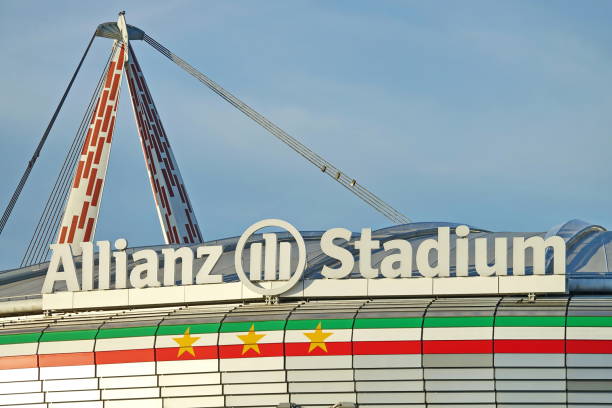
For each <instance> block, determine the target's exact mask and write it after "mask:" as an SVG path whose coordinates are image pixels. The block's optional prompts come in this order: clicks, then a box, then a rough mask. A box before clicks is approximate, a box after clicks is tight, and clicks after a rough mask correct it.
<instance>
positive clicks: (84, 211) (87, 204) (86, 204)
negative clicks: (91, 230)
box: [79, 201, 89, 229]
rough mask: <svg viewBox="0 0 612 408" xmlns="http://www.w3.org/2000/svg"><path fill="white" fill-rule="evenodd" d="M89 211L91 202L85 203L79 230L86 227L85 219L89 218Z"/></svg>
mask: <svg viewBox="0 0 612 408" xmlns="http://www.w3.org/2000/svg"><path fill="white" fill-rule="evenodd" d="M87 210H89V202H88V201H85V202H84V203H83V208H81V216H80V217H79V228H80V229H82V228H83V226H85V217H86V216H87Z"/></svg>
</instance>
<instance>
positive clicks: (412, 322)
mask: <svg viewBox="0 0 612 408" xmlns="http://www.w3.org/2000/svg"><path fill="white" fill-rule="evenodd" d="M422 323H423V319H422V318H420V317H404V318H402V317H399V318H393V317H389V318H382V319H377V318H373V319H356V320H355V328H356V329H384V328H398V327H418V328H420V327H421V325H422Z"/></svg>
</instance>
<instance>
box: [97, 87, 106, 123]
mask: <svg viewBox="0 0 612 408" xmlns="http://www.w3.org/2000/svg"><path fill="white" fill-rule="evenodd" d="M107 103H108V90H106V91H104V92H102V100H101V101H100V106H98V110H97V112H98V113H97V115H96V116H98V117H99V118H102V116H103V115H104V111H105V110H106V104H107ZM100 122H101V121H100ZM96 126H98V124H97V123H96Z"/></svg>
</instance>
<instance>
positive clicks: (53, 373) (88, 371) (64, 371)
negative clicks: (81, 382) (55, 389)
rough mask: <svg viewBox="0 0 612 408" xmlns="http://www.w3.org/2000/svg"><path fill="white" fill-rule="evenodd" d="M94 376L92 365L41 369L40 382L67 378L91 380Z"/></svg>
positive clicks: (94, 367)
mask: <svg viewBox="0 0 612 408" xmlns="http://www.w3.org/2000/svg"><path fill="white" fill-rule="evenodd" d="M95 376H96V366H94V365H93V364H88V365H78V366H63V367H62V366H60V367H41V368H40V379H41V380H61V379H67V378H91V377H95Z"/></svg>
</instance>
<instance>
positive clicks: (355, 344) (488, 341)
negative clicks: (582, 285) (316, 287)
mask: <svg viewBox="0 0 612 408" xmlns="http://www.w3.org/2000/svg"><path fill="white" fill-rule="evenodd" d="M0 324H1V325H2V326H1V327H0V406H7V407H16V406H24V405H25V406H28V407H30V408H32V407H46V408H52V407H54V406H58V405H54V404H64V403H66V404H68V403H69V404H76V405H74V406H77V407H122V406H126V407H127V406H147V407H276V406H277V405H278V404H279V403H289V402H291V403H295V404H297V405H298V406H301V407H330V406H332V405H333V404H335V403H338V402H351V403H353V404H357V406H359V407H370V408H374V407H480V408H484V407H532V406H538V407H572V408H579V407H580V408H585V407H609V406H611V405H612V391H611V390H612V298H611V297H598V298H595V297H586V296H574V297H571V298H566V297H557V298H550V297H549V298H546V297H543V298H541V299H538V300H536V301H529V299H527V298H523V297H515V298H497V297H471V298H438V299H428V298H415V299H376V300H348V299H347V300H319V301H311V302H288V303H281V304H279V305H264V304H259V303H256V304H240V305H238V304H236V305H234V304H225V305H202V306H188V307H185V306H183V307H167V308H149V309H133V310H117V311H100V312H81V313H67V314H57V315H50V316H42V315H41V316H26V317H12V318H5V319H3V320H2V321H0Z"/></svg>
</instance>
